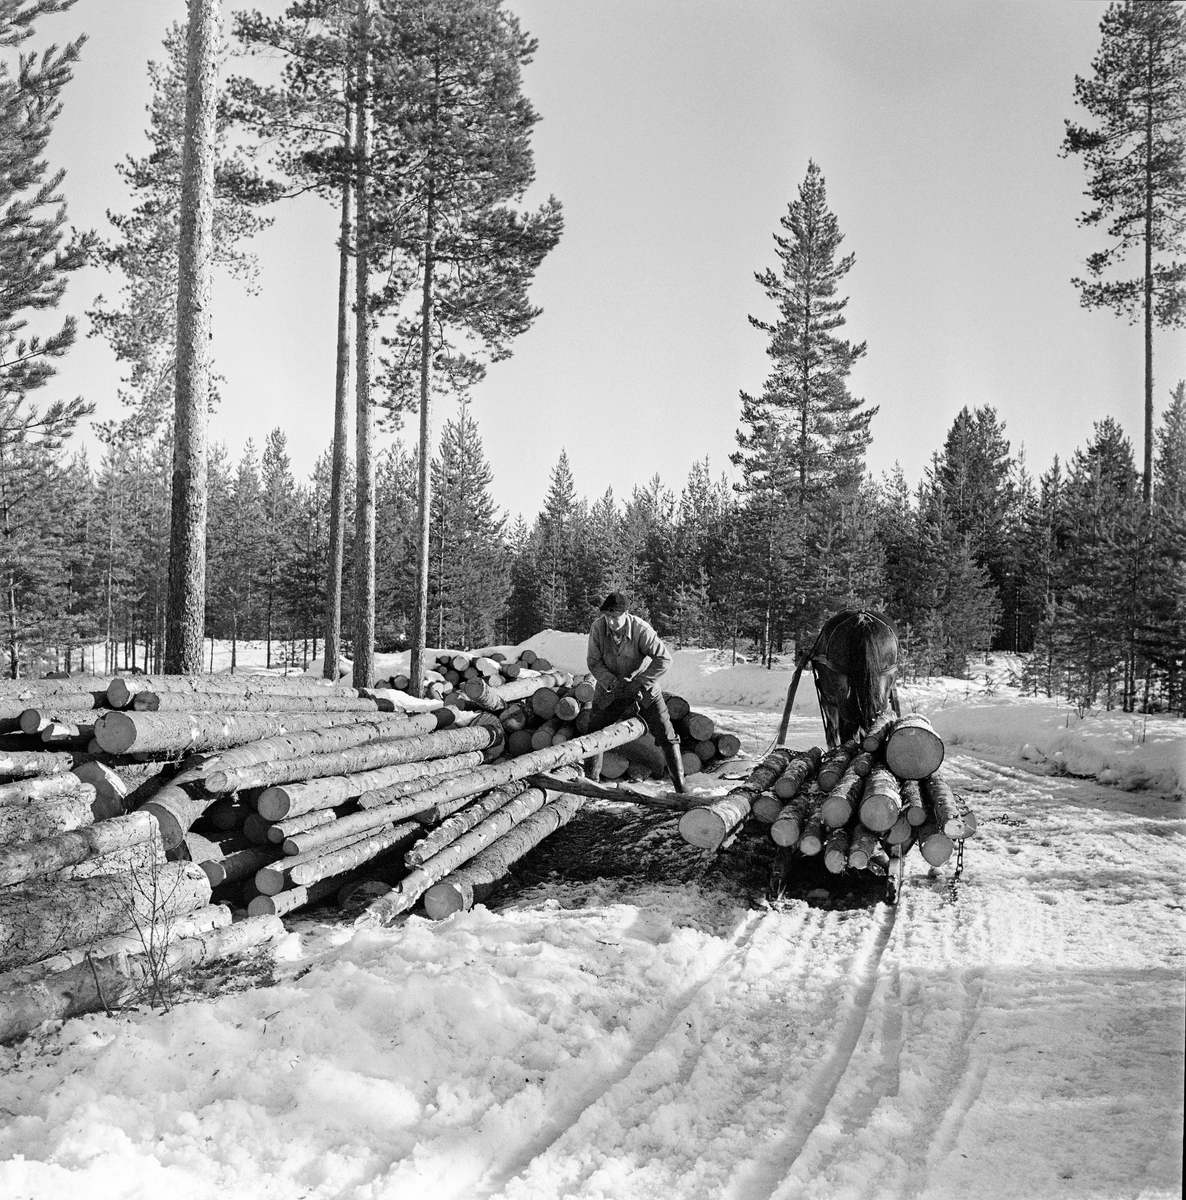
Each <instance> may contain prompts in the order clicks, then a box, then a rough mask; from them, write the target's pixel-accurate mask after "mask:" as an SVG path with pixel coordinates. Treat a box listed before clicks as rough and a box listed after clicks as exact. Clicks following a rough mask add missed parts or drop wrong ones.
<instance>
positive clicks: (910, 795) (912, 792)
mask: <svg viewBox="0 0 1186 1200" xmlns="http://www.w3.org/2000/svg"><path fill="white" fill-rule="evenodd" d="M898 790H899V791H900V792H901V795H902V811H903V812H904V813H905V814H906V819H907V820H908V821H909V822H910V824H911V825H913V826H915V827H917V826H919V825H924V824H926V819H927V810H926V806H925V805H924V804H923V802H922V791H921V789H920V788H919V786H918V781H917V780H914V779H901V780H899V781H898Z"/></svg>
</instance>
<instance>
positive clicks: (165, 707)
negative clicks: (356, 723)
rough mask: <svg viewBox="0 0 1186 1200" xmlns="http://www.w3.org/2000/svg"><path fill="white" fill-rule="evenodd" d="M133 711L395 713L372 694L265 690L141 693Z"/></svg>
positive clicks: (393, 707)
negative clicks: (286, 693)
mask: <svg viewBox="0 0 1186 1200" xmlns="http://www.w3.org/2000/svg"><path fill="white" fill-rule="evenodd" d="M132 708H133V710H134V711H135V712H182V713H202V712H214V713H222V712H299V713H310V712H366V713H369V712H394V711H395V705H394V704H393V703H392V701H390V700H382V699H378V698H376V697H373V696H342V695H327V696H320V695H317V696H314V695H302V696H288V695H279V694H277V693H273V692H268V693H265V694H263V695H260V694H258V693H254V692H192V693H191V692H140V693H138V694H137V695H136V696H135V697H134V698H133V700H132Z"/></svg>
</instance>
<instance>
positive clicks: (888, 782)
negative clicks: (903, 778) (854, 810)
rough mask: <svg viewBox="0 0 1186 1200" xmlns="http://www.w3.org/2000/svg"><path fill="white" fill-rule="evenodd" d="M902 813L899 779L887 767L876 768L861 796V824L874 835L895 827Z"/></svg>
mask: <svg viewBox="0 0 1186 1200" xmlns="http://www.w3.org/2000/svg"><path fill="white" fill-rule="evenodd" d="M901 811H902V795H901V790H900V788H899V784H898V781H897V779H896V778H895V777H894V775H893V773H892V772H891V771H889V770H887V769H886V768H885V767H874V768H873V770H872V772H871V773H870V775H869V778H868V781H867V782H866V784H865V790H864V792H863V793H862V795H861V807H860V816H861V824H863V825H864V826H865V827H866V828H867V829H871V830H873V832H874V833H885V831H886V830H887V829H890V828H892V827H893V824H894V822H895V821H896V820H897V819H898V816H899V814H900V813H901Z"/></svg>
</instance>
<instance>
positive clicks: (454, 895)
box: [384, 794, 585, 921]
mask: <svg viewBox="0 0 1186 1200" xmlns="http://www.w3.org/2000/svg"><path fill="white" fill-rule="evenodd" d="M584 803H585V801H584V798H583V797H581V796H573V795H571V794H565V795H563V796H559V797H558V798H557V799H555V800H553V801H552V802H551V803H550V804H545V805H544V806H543V808H541V809H540V810H539V811H538V812H535V813H532V814H531V816H529V817H527V818H526V820H524V821H522V822H521V823H520V824H518V825H516V826H515V827H514V828H513V829H511V830H510V831H509V832H507V833H504V834H503V835H502V837H500V838H498V839H497V841H495V842H492V843H491V844H490V845H489V846H487V847H486V849H485V850H483V851H481V852H480V853H479V854H476V855H475V856H474V857H473V859H471V860H470V862H469V863H467V864H466V865H465V866H463V867H461V868H459V869H458V870H455V871H453V872H452V873H451V874H449V875H447V876H445V877H444V878H443V879H440V880H438V881H437V882H436V883H434V884H433V885H432V886H431V887H430V888H428V890H427V891H426V892H425V894H424V911H425V913H426V914H427V915H428V916H429V917H431V918H432V920H434V921H439V920H441V919H442V918H443V917H447V916H448V915H449V914H450V913H454V912H457V911H459V910H465V909H468V908H470V907H472V905H473V903H474V900H475V898H481V896H483V895H485V894H488V893H489V891H490V889H492V888H493V886H494V885H495V884H496V883H497V882H498V881H499V880H500V879H502V878H504V876H505V875H506V874H507V872H508V871H509V870H510V868H511V864H512V863H515V862H518V860H519V859H521V858H522V857H523V856H524V855H525V854H527V853H528V851H530V850H533V849H534V848H535V847H536V846H538V845H539V844H540V842H542V841H543V840H544V838H546V837H548V836H549V834H552V833H555V832H556V830H557V829H559V828H560V827H561V826H563V825H566V824H567V823H568V822H569V821H571V820H572V818H573V817H574V816H575V815H576V814H577V813H578V812H580V810H581V807H582V805H583V804H584ZM438 857H439V856H438ZM384 899H386V897H384Z"/></svg>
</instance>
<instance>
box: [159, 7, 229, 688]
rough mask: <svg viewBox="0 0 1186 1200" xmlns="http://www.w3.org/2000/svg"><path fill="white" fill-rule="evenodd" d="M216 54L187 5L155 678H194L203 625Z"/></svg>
mask: <svg viewBox="0 0 1186 1200" xmlns="http://www.w3.org/2000/svg"><path fill="white" fill-rule="evenodd" d="M218 46H219V0H190V6H189V46H188V65H187V68H186V95H185V136H184V141H183V143H182V151H181V234H180V240H179V245H178V255H177V354H176V393H175V404H174V433H173V505H172V516H171V524H170V536H169V603H168V614H167V617H166V623H165V624H166V629H165V643H166V644H165V670H166V671H167V672H169V673H177V674H184V673H187V672H190V673H196V672H198V671H200V670H201V669H202V634H203V627H204V625H205V616H206V422H207V408H208V406H209V403H210V327H211V312H210V307H211V292H212V282H213V270H212V268H213V251H214V236H213V234H214V159H215V105H216V101H217V97H218Z"/></svg>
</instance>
